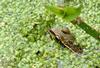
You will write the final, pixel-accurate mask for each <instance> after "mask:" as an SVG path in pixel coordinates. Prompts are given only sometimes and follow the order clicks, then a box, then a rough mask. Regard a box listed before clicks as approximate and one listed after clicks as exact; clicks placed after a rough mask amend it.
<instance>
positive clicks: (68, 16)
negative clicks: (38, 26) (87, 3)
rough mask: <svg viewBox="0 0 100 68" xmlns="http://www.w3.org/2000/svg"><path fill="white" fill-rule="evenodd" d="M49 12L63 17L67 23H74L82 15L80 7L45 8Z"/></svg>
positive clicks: (47, 6)
mask: <svg viewBox="0 0 100 68" xmlns="http://www.w3.org/2000/svg"><path fill="white" fill-rule="evenodd" d="M45 7H46V8H47V9H48V10H49V11H51V12H53V13H54V14H55V15H57V16H60V17H62V18H63V19H65V20H66V21H72V20H74V19H75V18H76V17H78V16H79V15H80V13H81V6H80V7H77V8H76V7H71V6H66V7H57V6H49V5H46V6H45Z"/></svg>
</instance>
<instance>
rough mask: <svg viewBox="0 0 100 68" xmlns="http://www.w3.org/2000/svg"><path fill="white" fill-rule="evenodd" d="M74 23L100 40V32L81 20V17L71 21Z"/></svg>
mask: <svg viewBox="0 0 100 68" xmlns="http://www.w3.org/2000/svg"><path fill="white" fill-rule="evenodd" d="M71 23H72V24H74V25H78V26H79V27H80V28H82V29H83V30H84V31H85V32H86V33H87V34H89V35H91V36H92V37H94V38H95V39H97V40H99V41H100V33H99V32H97V31H96V30H95V29H93V28H92V27H90V26H89V25H87V24H86V23H85V22H83V21H82V20H81V18H80V17H78V18H76V20H73V21H71Z"/></svg>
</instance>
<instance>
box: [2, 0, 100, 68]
mask: <svg viewBox="0 0 100 68" xmlns="http://www.w3.org/2000/svg"><path fill="white" fill-rule="evenodd" d="M54 1H55V0H0V68H41V67H42V68H57V67H63V68H68V67H69V68H83V67H85V68H95V67H100V58H99V56H100V42H98V41H97V40H95V39H94V38H92V37H91V36H90V35H88V34H86V33H85V32H84V31H83V30H81V29H80V28H79V27H78V26H76V27H75V26H74V25H72V24H71V23H66V21H64V20H62V19H61V18H60V17H57V16H56V15H54V14H52V13H49V12H48V11H47V10H46V9H45V7H44V4H45V3H44V2H46V3H47V4H48V5H49V4H51V3H52V4H55V2H54ZM66 1H67V0H66ZM70 1H71V2H70ZM70 1H69V2H68V3H69V5H71V6H74V5H76V4H79V3H80V1H82V2H81V3H82V4H83V9H82V13H81V15H80V17H82V19H84V21H85V22H86V23H87V24H88V25H90V26H91V27H92V28H94V29H96V30H97V31H99V28H100V11H99V8H100V7H99V5H100V3H99V0H70ZM66 26H67V27H68V28H69V29H70V31H71V32H72V33H73V34H74V35H75V37H76V39H77V42H78V43H80V44H81V45H82V47H83V54H82V55H76V54H74V53H72V52H71V51H69V49H67V48H64V47H62V46H61V45H60V44H59V43H58V42H57V41H56V40H55V39H54V38H52V39H51V38H50V34H49V33H48V31H47V30H48V29H49V28H53V27H66ZM33 27H34V28H33ZM27 34H28V35H27ZM80 38H81V39H80Z"/></svg>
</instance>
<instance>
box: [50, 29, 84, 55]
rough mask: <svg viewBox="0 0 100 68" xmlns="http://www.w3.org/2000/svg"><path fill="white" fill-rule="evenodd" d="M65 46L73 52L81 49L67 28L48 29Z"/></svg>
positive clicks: (78, 51)
mask: <svg viewBox="0 0 100 68" xmlns="http://www.w3.org/2000/svg"><path fill="white" fill-rule="evenodd" d="M49 31H50V32H51V33H52V34H53V35H54V36H55V37H56V39H58V40H59V41H60V42H61V43H62V44H63V45H64V46H65V47H67V48H68V49H70V50H71V51H72V52H74V53H82V52H83V49H82V48H81V47H80V46H79V45H78V44H76V43H75V42H76V38H75V36H74V35H73V34H72V33H71V32H70V30H69V29H68V28H51V29H50V30H49Z"/></svg>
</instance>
